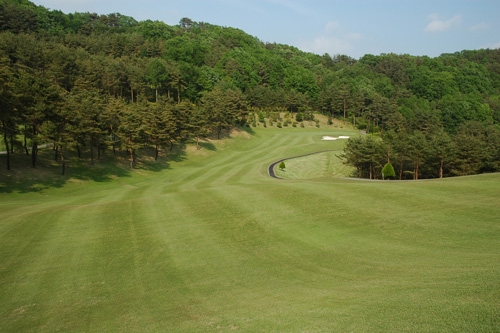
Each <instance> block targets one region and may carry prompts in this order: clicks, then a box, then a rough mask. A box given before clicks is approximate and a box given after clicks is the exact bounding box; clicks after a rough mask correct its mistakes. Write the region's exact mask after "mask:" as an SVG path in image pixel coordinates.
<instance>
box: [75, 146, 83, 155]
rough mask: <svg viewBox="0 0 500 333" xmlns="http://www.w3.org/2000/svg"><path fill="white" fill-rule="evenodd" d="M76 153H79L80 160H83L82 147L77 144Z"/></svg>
mask: <svg viewBox="0 0 500 333" xmlns="http://www.w3.org/2000/svg"><path fill="white" fill-rule="evenodd" d="M76 152H77V153H78V158H82V152H81V151H80V145H79V144H78V143H77V144H76Z"/></svg>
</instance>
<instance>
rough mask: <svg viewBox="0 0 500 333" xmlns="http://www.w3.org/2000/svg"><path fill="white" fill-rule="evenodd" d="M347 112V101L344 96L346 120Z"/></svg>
mask: <svg viewBox="0 0 500 333" xmlns="http://www.w3.org/2000/svg"><path fill="white" fill-rule="evenodd" d="M346 112H347V101H346V99H345V97H344V121H345V117H346Z"/></svg>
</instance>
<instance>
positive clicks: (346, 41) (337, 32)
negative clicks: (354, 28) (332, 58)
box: [300, 21, 363, 54]
mask: <svg viewBox="0 0 500 333" xmlns="http://www.w3.org/2000/svg"><path fill="white" fill-rule="evenodd" d="M361 39H363V35H362V34H360V33H357V32H343V31H342V29H341V26H340V24H339V23H338V22H334V21H330V22H328V23H327V24H326V25H325V29H324V31H323V33H322V34H321V35H319V36H317V37H315V38H314V39H313V40H309V41H302V42H300V48H301V49H303V50H305V51H308V52H313V53H316V54H325V53H329V54H347V53H350V51H352V50H353V42H355V41H358V40H361Z"/></svg>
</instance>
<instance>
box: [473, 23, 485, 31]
mask: <svg viewBox="0 0 500 333" xmlns="http://www.w3.org/2000/svg"><path fill="white" fill-rule="evenodd" d="M488 28H489V25H487V24H486V23H484V22H481V23H479V24H476V25H473V26H472V27H470V30H471V31H480V30H486V29H488Z"/></svg>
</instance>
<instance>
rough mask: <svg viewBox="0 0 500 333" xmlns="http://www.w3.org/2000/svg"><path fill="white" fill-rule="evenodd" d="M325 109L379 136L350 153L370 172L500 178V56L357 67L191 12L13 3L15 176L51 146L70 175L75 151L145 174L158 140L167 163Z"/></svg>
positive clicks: (5, 45) (3, 13) (9, 112)
mask: <svg viewBox="0 0 500 333" xmlns="http://www.w3.org/2000/svg"><path fill="white" fill-rule="evenodd" d="M315 113H321V114H324V115H326V116H328V117H330V119H333V118H337V119H340V120H342V121H345V122H348V123H350V124H352V126H354V127H355V128H357V129H359V130H360V131H362V133H364V134H366V135H361V136H358V137H355V138H351V139H350V140H349V141H348V142H347V143H346V147H345V150H344V153H343V154H342V155H341V156H340V157H341V158H342V159H343V160H344V162H345V163H346V164H349V165H351V166H353V167H355V168H356V170H357V174H356V176H357V177H363V178H370V179H377V178H394V179H425V178H439V177H450V176H460V175H472V174H478V173H485V172H498V171H500V49H481V50H463V51H457V52H455V53H452V54H442V55H440V56H439V57H435V58H430V57H427V56H412V55H408V54H380V55H371V54H367V55H365V56H363V57H361V58H360V59H353V58H351V57H349V56H346V55H340V54H337V55H330V54H324V55H317V54H312V53H307V52H303V51H301V50H299V49H297V48H295V47H293V46H289V45H283V44H277V43H268V42H264V41H261V40H259V39H258V38H257V37H254V36H250V35H248V34H246V33H245V32H244V31H241V30H239V29H235V28H231V27H221V26H217V25H212V24H210V23H205V22H195V21H193V20H191V19H189V18H182V19H181V20H180V21H179V24H178V25H175V26H171V25H168V24H166V23H164V22H161V21H152V20H146V21H140V22H139V21H137V20H135V19H134V18H132V17H128V16H125V15H121V14H119V13H112V14H106V15H104V14H97V13H69V14H66V13H63V12H61V11H59V10H51V9H47V8H45V7H43V6H37V5H35V4H34V3H32V2H30V1H28V0H2V1H1V2H0V134H1V136H2V138H1V139H0V142H1V143H2V145H3V146H4V147H5V151H6V158H5V161H6V165H4V166H2V168H7V169H11V168H15V167H16V166H15V165H11V164H12V163H11V156H12V154H23V155H26V158H28V159H30V161H31V165H32V167H33V168H36V166H37V158H38V150H39V146H40V145H41V144H47V143H50V144H53V147H54V148H53V149H54V152H55V154H54V158H55V159H56V160H58V161H59V162H60V164H61V168H62V173H63V174H64V170H65V165H66V161H67V156H68V152H70V151H71V152H74V153H75V154H77V156H78V157H79V158H88V159H89V160H90V162H91V163H92V164H93V163H94V160H95V159H99V158H100V156H101V154H102V153H103V152H104V151H107V152H112V153H113V154H126V156H127V158H128V159H129V161H130V167H131V168H133V167H134V163H135V161H136V158H137V153H138V151H140V150H141V148H142V147H145V146H150V147H154V148H155V149H154V151H155V154H156V157H158V154H159V153H160V152H161V151H162V150H168V149H171V148H172V146H173V145H176V144H179V143H183V142H187V141H192V142H198V140H199V139H200V138H203V137H206V136H213V137H214V138H215V137H216V138H220V137H221V136H223V135H224V134H225V133H226V132H227V130H229V129H231V128H233V127H241V126H248V127H252V126H255V122H256V121H259V119H262V118H263V117H265V118H266V119H269V120H270V123H269V124H270V125H271V126H274V125H276V126H281V125H282V124H283V125H286V123H285V122H284V121H283V115H284V114H287V115H289V116H290V115H291V116H292V117H293V118H294V119H295V120H296V121H297V122H300V121H301V120H303V119H307V118H310V119H313V118H314V114H315ZM264 121H266V120H264ZM0 150H3V147H2V148H0ZM387 170H389V171H387Z"/></svg>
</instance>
